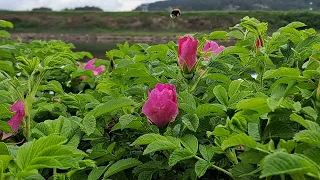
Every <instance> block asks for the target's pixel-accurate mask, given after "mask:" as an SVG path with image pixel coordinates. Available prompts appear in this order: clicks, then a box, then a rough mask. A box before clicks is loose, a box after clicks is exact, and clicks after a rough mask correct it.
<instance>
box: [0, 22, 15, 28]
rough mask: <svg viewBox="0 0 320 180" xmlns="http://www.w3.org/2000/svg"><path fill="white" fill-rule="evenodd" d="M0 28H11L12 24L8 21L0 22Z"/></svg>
mask: <svg viewBox="0 0 320 180" xmlns="http://www.w3.org/2000/svg"><path fill="white" fill-rule="evenodd" d="M0 27H2V28H13V24H12V23H11V22H9V21H5V20H0Z"/></svg>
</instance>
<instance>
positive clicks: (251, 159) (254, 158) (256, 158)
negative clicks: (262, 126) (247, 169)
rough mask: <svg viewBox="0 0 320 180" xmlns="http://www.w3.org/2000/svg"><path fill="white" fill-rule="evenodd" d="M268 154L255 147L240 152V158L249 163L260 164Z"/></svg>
mask: <svg viewBox="0 0 320 180" xmlns="http://www.w3.org/2000/svg"><path fill="white" fill-rule="evenodd" d="M266 155H267V154H266V153H264V152H260V151H257V150H254V149H250V150H249V151H245V152H243V153H241V154H239V156H238V158H239V159H240V160H241V161H242V162H246V163H249V164H259V163H260V161H261V160H262V159H263V158H264V157H265V156H266Z"/></svg>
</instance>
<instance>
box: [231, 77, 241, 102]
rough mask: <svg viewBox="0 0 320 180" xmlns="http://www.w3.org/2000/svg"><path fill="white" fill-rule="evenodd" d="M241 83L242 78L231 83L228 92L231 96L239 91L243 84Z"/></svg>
mask: <svg viewBox="0 0 320 180" xmlns="http://www.w3.org/2000/svg"><path fill="white" fill-rule="evenodd" d="M241 83H242V80H235V81H232V82H231V83H230V85H229V90H228V94H229V97H230V98H231V97H232V96H234V95H235V94H236V93H237V92H238V90H239V88H240V86H241Z"/></svg>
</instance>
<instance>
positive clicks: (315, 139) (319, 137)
mask: <svg viewBox="0 0 320 180" xmlns="http://www.w3.org/2000/svg"><path fill="white" fill-rule="evenodd" d="M294 140H296V141H298V142H304V143H308V144H310V145H314V146H317V147H319V148H320V132H319V131H311V130H303V131H300V132H298V133H297V134H296V135H295V136H294Z"/></svg>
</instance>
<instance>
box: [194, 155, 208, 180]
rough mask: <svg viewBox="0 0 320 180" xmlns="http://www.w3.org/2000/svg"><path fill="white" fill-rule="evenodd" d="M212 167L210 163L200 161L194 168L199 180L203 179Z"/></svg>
mask: <svg viewBox="0 0 320 180" xmlns="http://www.w3.org/2000/svg"><path fill="white" fill-rule="evenodd" d="M210 166H211V164H210V162H208V161H205V160H202V159H200V160H198V161H197V162H196V164H195V167H194V169H195V172H196V174H197V176H198V177H199V178H200V177H202V176H203V175H204V174H205V173H206V171H207V169H208V168H209V167H210Z"/></svg>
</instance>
